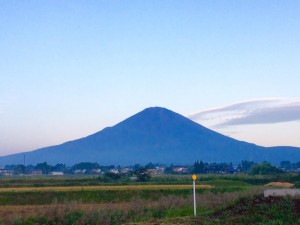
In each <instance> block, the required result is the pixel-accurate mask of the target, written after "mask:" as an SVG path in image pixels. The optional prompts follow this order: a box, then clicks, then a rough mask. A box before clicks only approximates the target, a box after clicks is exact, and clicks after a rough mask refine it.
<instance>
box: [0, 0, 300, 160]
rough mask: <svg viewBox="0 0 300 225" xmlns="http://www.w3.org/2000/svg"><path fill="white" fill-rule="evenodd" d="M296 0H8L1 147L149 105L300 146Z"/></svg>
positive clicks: (50, 138) (9, 149)
mask: <svg viewBox="0 0 300 225" xmlns="http://www.w3.org/2000/svg"><path fill="white" fill-rule="evenodd" d="M299 9H300V2H299V1H296V0H295V1H290V0H284V1H283V0H282V1H276V0H269V1H268V0H265V1H258V0H257V1H255V0H248V1H247V0H243V1H230V0H226V1H225V0H224V1H222V0H221V1H220V0H215V1H214V0H211V1H201V0H197V1H188V0H187V1H181V0H172V1H168V0H165V1H161V0H149V1H141V0H138V1H134V0H132V1H126V0H115V1H111V0H107V1H96V0H94V1H91V0H84V1H83V0H81V1H78V0H72V1H66V0H43V1H41V0H40V1H39V0H18V1H16V0H1V1H0V155H6V154H10V153H14V152H22V151H28V150H33V149H36V148H39V147H44V146H49V145H55V144H60V143H63V142H66V141H69V140H73V139H77V138H80V137H83V136H87V135H89V134H92V133H94V132H97V131H99V130H101V129H103V128H104V127H107V126H113V125H115V124H116V123H118V122H120V121H122V120H124V119H126V118H127V117H129V116H131V115H132V114H135V113H137V112H139V111H141V110H143V109H144V108H147V107H151V106H162V107H166V108H168V109H171V110H173V111H176V112H178V113H180V114H182V115H185V116H188V117H189V118H191V119H193V120H194V121H196V122H199V123H201V124H203V125H205V126H207V127H209V128H211V129H214V130H216V131H218V132H221V133H223V134H225V135H229V136H231V137H234V138H237V139H239V140H244V141H249V142H252V143H256V144H259V145H264V146H274V145H293V146H299V147H300V136H299V133H300V123H299V120H300V96H299V94H300V89H299V84H300V74H299V71H300V64H299V59H300V44H299V40H300V24H299V21H300V14H299ZM270 118H274V119H270Z"/></svg>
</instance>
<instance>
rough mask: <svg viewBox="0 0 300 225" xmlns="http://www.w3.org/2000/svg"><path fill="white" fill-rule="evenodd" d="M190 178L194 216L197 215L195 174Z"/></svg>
mask: <svg viewBox="0 0 300 225" xmlns="http://www.w3.org/2000/svg"><path fill="white" fill-rule="evenodd" d="M192 179H193V196H194V217H196V216H197V210H196V179H197V176H196V175H193V176H192Z"/></svg>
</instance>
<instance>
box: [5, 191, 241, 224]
mask: <svg viewBox="0 0 300 225" xmlns="http://www.w3.org/2000/svg"><path fill="white" fill-rule="evenodd" d="M180 193H181V192H180ZM147 194H148V195H151V193H150V192H147ZM153 194H154V195H153ZM155 194H156V196H155ZM245 194H246V193H245V192H232V193H231V192H228V193H218V194H216V193H212V192H211V191H207V192H204V193H201V194H198V195H197V202H198V210H199V213H200V212H202V213H203V212H205V213H209V212H212V210H213V209H216V208H221V207H225V206H226V205H227V204H228V203H229V202H233V201H235V200H236V199H237V198H239V197H240V196H245ZM152 195H153V196H148V197H147V198H144V199H143V198H140V197H141V196H139V198H134V197H133V198H131V199H130V200H129V201H127V202H117V203H113V202H111V203H101V204H99V203H93V204H92V203H89V204H86V203H82V202H74V201H73V202H65V203H64V204H61V203H55V202H54V203H52V204H50V205H48V206H47V205H37V206H35V207H34V206H30V207H29V206H28V208H27V206H10V207H8V206H6V207H7V209H6V210H5V207H2V208H1V209H0V216H1V217H0V218H1V219H0V224H1V225H10V224H13V225H23V224H24V225H35V224H45V225H54V224H55V225H69V224H70V225H71V224H72V225H83V224H86V225H87V224H89V225H93V224H95V225H97V224H99V225H100V224H101V225H113V224H115V225H118V224H126V223H130V222H131V223H132V222H135V223H138V222H142V221H152V220H159V219H163V218H173V217H186V216H190V215H193V209H192V196H191V195H186V194H185V193H181V195H179V194H178V193H177V194H176V195H174V194H169V195H164V194H160V195H157V193H155V192H154V193H152Z"/></svg>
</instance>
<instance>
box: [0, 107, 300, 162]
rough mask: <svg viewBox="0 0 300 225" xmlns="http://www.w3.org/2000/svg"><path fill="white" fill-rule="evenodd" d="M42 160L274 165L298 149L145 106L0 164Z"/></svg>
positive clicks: (2, 159) (299, 153) (6, 158)
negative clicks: (232, 134) (245, 138)
mask: <svg viewBox="0 0 300 225" xmlns="http://www.w3.org/2000/svg"><path fill="white" fill-rule="evenodd" d="M24 154H25V155H26V163H27V164H36V163H38V162H44V161H47V162H48V163H49V164H56V163H66V164H68V165H71V164H75V163H78V162H83V161H90V162H98V163H100V164H102V165H103V164H104V165H108V164H115V165H129V164H135V163H140V164H145V163H148V162H150V161H151V162H160V163H181V164H184V163H188V164H192V163H193V162H194V161H195V160H204V161H216V162H240V161H241V160H254V161H264V160H268V161H271V162H273V163H274V162H275V163H278V162H280V161H281V160H294V159H295V157H296V158H299V159H300V148H293V147H273V148H265V147H261V146H257V145H254V144H250V143H246V142H241V141H237V140H235V139H232V138H229V137H226V136H224V135H221V134H219V133H217V132H214V131H212V130H210V129H207V128H205V127H203V126H201V125H199V124H197V123H195V122H193V121H191V120H189V119H187V118H185V117H183V116H181V115H179V114H177V113H174V112H172V111H170V110H168V109H165V108H159V107H153V108H147V109H145V110H143V111H142V112H139V113H137V114H135V115H133V116H131V117H130V118H128V119H126V120H124V121H122V122H120V123H119V124H117V125H115V126H114V127H110V128H105V129H103V130H102V131H99V132H97V133H95V134H92V135H90V136H88V137H85V138H81V139H78V140H75V141H70V142H67V143H64V144H61V145H57V146H51V147H46V148H42V149H38V150H35V151H32V152H26V153H19V154H14V155H9V156H4V157H0V165H4V164H16V163H23V155H24Z"/></svg>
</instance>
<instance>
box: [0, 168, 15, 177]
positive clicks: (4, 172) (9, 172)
mask: <svg viewBox="0 0 300 225" xmlns="http://www.w3.org/2000/svg"><path fill="white" fill-rule="evenodd" d="M13 174H14V171H13V170H6V169H0V175H2V176H11V175H13Z"/></svg>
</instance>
